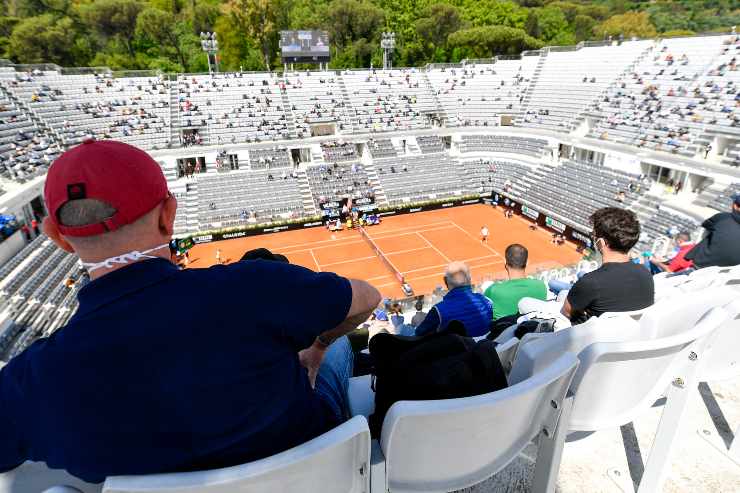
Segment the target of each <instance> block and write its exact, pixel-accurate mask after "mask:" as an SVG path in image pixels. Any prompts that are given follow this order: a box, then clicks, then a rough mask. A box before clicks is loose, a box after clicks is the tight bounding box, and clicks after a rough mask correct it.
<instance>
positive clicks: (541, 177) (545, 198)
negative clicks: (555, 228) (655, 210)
mask: <svg viewBox="0 0 740 493" xmlns="http://www.w3.org/2000/svg"><path fill="white" fill-rule="evenodd" d="M636 178H637V177H636V176H632V175H629V174H627V173H624V172H620V171H618V170H616V169H612V168H606V167H603V166H600V167H597V166H593V165H590V164H585V163H577V162H575V161H566V162H564V163H563V164H561V165H560V166H554V167H552V166H548V165H543V166H541V167H540V168H538V169H536V170H534V171H533V173H532V174H529V175H526V176H525V177H524V178H523V180H522V182H521V185H522V186H523V188H521V189H519V190H517V188H518V187H517V185H516V184H515V185H514V191H515V195H518V196H520V197H522V198H526V201H528V202H529V203H531V205H532V207H535V208H537V209H538V210H541V211H548V212H550V213H552V214H554V215H556V216H557V217H558V218H559V219H560V220H561V221H563V222H565V223H566V224H571V225H577V226H578V227H579V228H580V229H585V230H588V228H589V226H588V217H589V216H590V215H591V214H592V213H593V212H594V211H595V210H596V209H599V208H601V207H609V206H612V207H628V206H629V205H630V204H631V203H632V202H634V201H635V200H636V199H637V198H638V197H639V194H638V193H637V192H630V191H629V183H630V181H631V180H635V179H636ZM620 192H622V193H624V199H623V200H618V198H617V197H618V194H619V193H620Z"/></svg>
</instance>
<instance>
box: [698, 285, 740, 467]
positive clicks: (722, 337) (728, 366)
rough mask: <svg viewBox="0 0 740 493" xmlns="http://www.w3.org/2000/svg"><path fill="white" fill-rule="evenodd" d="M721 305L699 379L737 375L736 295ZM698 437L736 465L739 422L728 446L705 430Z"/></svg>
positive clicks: (739, 319) (739, 304)
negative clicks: (724, 316) (721, 319)
mask: <svg viewBox="0 0 740 493" xmlns="http://www.w3.org/2000/svg"><path fill="white" fill-rule="evenodd" d="M725 309H726V310H727V312H728V314H729V320H727V321H726V322H725V323H724V324H722V326H720V328H719V329H717V331H716V333H715V334H714V336H713V337H711V338H710V340H709V342H708V343H707V348H706V353H707V356H706V357H705V358H704V361H703V363H702V365H701V366H700V368H699V373H700V374H699V380H700V381H711V382H715V381H723V380H729V379H733V378H740V351H738V348H740V299H737V300H735V301H733V302H732V303H730V304H728V305H727V306H726V307H725ZM698 434H699V436H700V437H702V438H703V439H705V440H706V441H707V442H708V443H709V444H710V445H712V446H713V447H715V448H716V449H717V450H718V451H719V452H720V453H722V454H723V455H725V456H726V457H727V458H729V459H730V460H732V461H733V462H735V464H737V465H738V466H739V467H740V438H738V436H740V425H739V426H737V428H736V429H735V433H734V435H733V436H734V439H733V441H732V443H731V444H730V446H729V449H728V448H727V447H726V446H725V442H724V440H723V439H722V438H721V437H719V436H718V435H717V434H716V433H711V432H710V433H706V432H705V430H702V429H700V430H698Z"/></svg>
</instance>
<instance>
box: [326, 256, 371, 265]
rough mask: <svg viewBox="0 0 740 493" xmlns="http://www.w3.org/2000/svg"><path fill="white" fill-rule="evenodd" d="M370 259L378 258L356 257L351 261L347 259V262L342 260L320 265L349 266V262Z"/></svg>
mask: <svg viewBox="0 0 740 493" xmlns="http://www.w3.org/2000/svg"><path fill="white" fill-rule="evenodd" d="M371 258H378V257H377V256H375V255H371V256H369V257H357V258H352V259H349V260H342V261H340V262H330V263H328V264H322V265H323V266H324V267H329V266H330V265H338V264H349V263H350V262H359V261H360V260H368V259H371Z"/></svg>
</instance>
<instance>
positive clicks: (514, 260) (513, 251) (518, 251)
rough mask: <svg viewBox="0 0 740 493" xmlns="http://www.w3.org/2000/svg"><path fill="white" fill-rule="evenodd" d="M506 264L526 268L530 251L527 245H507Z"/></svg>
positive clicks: (516, 267)
mask: <svg viewBox="0 0 740 493" xmlns="http://www.w3.org/2000/svg"><path fill="white" fill-rule="evenodd" d="M505 255H506V265H508V266H509V267H512V268H514V269H526V268H527V259H529V252H528V251H527V249H526V247H524V246H523V245H520V244H519V243H514V244H512V245H509V246H507V247H506V254H505Z"/></svg>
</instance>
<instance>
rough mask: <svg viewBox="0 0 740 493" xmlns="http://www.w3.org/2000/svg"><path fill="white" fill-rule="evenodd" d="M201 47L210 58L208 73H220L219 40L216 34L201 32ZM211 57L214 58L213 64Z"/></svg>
mask: <svg viewBox="0 0 740 493" xmlns="http://www.w3.org/2000/svg"><path fill="white" fill-rule="evenodd" d="M200 47H201V48H203V51H204V52H205V53H206V57H207V58H208V73H209V74H212V73H213V72H214V71H215V72H218V39H216V33H211V32H208V33H204V32H201V33H200ZM211 57H213V63H211Z"/></svg>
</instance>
